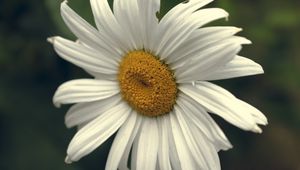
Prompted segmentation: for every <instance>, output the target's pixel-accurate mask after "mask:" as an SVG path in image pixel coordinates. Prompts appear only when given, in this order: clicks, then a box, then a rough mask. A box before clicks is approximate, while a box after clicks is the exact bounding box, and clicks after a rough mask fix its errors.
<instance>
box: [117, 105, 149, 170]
mask: <svg viewBox="0 0 300 170" xmlns="http://www.w3.org/2000/svg"><path fill="white" fill-rule="evenodd" d="M132 114H135V115H137V120H136V123H135V127H134V130H133V132H132V133H131V136H130V139H129V141H128V143H127V145H126V149H125V151H124V153H123V155H122V158H121V162H120V164H119V169H120V170H128V165H127V164H128V158H129V153H130V150H131V146H132V144H133V141H134V139H135V138H136V136H137V135H138V134H139V131H140V127H141V123H142V118H143V117H142V116H140V115H139V114H138V113H136V112H135V111H133V112H132ZM136 160H137V158H136V155H135V153H134V152H132V155H131V161H136ZM131 169H133V167H131Z"/></svg>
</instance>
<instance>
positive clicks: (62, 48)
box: [51, 37, 118, 74]
mask: <svg viewBox="0 0 300 170" xmlns="http://www.w3.org/2000/svg"><path fill="white" fill-rule="evenodd" d="M51 41H52V42H53V45H54V49H55V51H56V52H57V53H58V54H59V55H60V56H61V57H62V58H63V59H65V60H67V61H69V62H71V63H73V64H75V65H77V66H79V67H81V68H83V69H86V70H89V71H93V72H99V73H103V74H116V73H117V72H118V62H117V61H116V60H113V59H112V58H109V57H108V56H105V54H103V53H99V52H96V51H95V50H92V49H90V48H88V47H85V46H83V45H80V44H78V43H76V42H72V41H69V40H67V39H64V38H61V37H52V38H51Z"/></svg>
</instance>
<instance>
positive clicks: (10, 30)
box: [0, 0, 300, 170]
mask: <svg viewBox="0 0 300 170" xmlns="http://www.w3.org/2000/svg"><path fill="white" fill-rule="evenodd" d="M60 2H61V0H27V1H22V0H0V169H1V170H82V169H88V170H96V169H103V167H104V166H105V161H106V158H107V154H108V151H109V147H110V145H111V141H112V139H110V140H109V141H107V142H106V143H105V144H103V145H102V146H101V147H99V148H98V149H97V150H96V151H94V152H93V153H92V154H90V155H89V156H87V157H85V158H83V159H82V160H81V161H79V162H76V163H74V164H71V165H67V164H65V163H64V157H65V153H66V149H67V146H68V142H69V141H70V139H71V138H72V136H73V135H74V134H75V132H76V129H71V130H69V129H67V128H66V127H65V126H64V114H65V112H66V110H67V109H68V106H65V107H63V108H62V109H56V108H54V106H53V104H52V95H53V94H54V91H55V89H56V88H57V87H58V86H59V85H60V84H61V83H63V82H65V81H68V80H70V79H75V78H82V77H88V75H87V74H86V73H85V72H84V71H83V70H81V69H80V68H78V67H75V66H73V65H71V64H69V63H67V62H65V61H63V60H62V59H60V58H59V57H58V56H57V55H56V54H55V52H54V50H53V48H52V46H51V45H50V44H48V43H47V42H46V38H47V37H49V36H53V35H60V36H64V37H68V38H71V39H74V40H75V37H74V36H73V35H72V34H71V33H70V31H69V30H68V29H67V27H66V26H65V24H64V23H63V21H62V19H61V18H60V13H59V5H60ZM179 2H181V1H180V0H162V10H161V16H162V15H163V14H165V13H166V11H168V10H169V9H170V8H171V7H173V6H174V5H175V4H177V3H179ZM69 4H70V5H71V6H72V8H74V9H75V10H76V11H77V12H78V13H79V14H80V15H82V16H83V17H84V18H85V19H87V20H88V21H89V22H90V23H92V24H93V25H94V23H93V19H92V14H91V10H90V6H89V2H88V1H86V0H69ZM209 6H214V7H222V8H224V9H226V10H227V11H228V12H229V13H230V18H229V21H228V22H226V21H224V20H222V21H218V22H214V23H213V25H220V24H221V25H234V26H238V27H242V28H244V31H243V32H241V33H240V35H242V36H246V37H248V38H249V39H251V40H252V42H253V45H250V46H245V47H244V48H243V51H242V52H241V55H244V56H246V57H249V58H251V59H253V60H255V61H256V62H258V63H260V64H261V65H263V67H264V69H265V74H264V75H259V76H253V77H244V78H238V79H231V80H224V81H218V82H216V83H217V84H220V85H222V86H224V87H226V88H227V89H229V90H230V91H231V92H233V94H235V95H236V96H238V97H239V98H241V99H243V100H245V101H247V102H249V103H251V104H252V105H254V106H256V107H257V108H259V109H260V110H262V111H263V112H264V113H265V115H266V116H267V117H268V119H269V125H268V126H267V127H264V128H263V129H264V132H263V133H262V134H261V135H257V134H253V133H250V132H244V131H242V130H240V129H238V128H235V127H233V126H231V125H230V124H228V123H226V122H225V121H223V120H222V119H220V118H218V117H214V118H215V119H216V120H217V122H218V123H219V124H220V126H221V127H222V128H223V129H224V131H225V133H226V134H227V136H228V138H229V139H230V140H231V142H232V144H233V145H234V148H233V149H231V150H229V151H227V152H220V154H219V155H220V159H221V164H222V167H223V169H225V170H241V169H243V170H245V169H246V170H254V169H255V170H263V169H272V170H277V169H278V170H300V104H299V101H300V1H299V0H276V1H274V0H263V1H262V0H251V1H250V0H217V1H216V2H214V3H212V4H210V5H209Z"/></svg>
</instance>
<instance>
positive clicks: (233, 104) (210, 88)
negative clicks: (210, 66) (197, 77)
mask: <svg viewBox="0 0 300 170" xmlns="http://www.w3.org/2000/svg"><path fill="white" fill-rule="evenodd" d="M179 89H180V90H181V91H182V92H183V93H185V94H186V95H188V96H190V97H191V98H193V99H194V100H195V101H197V102H198V103H199V104H201V105H202V106H203V107H205V109H206V110H207V111H208V112H211V113H214V114H217V115H219V116H221V117H222V118H224V119H225V120H226V121H228V122H229V123H231V124H233V125H235V126H237V127H239V128H241V129H243V130H251V131H253V132H258V133H259V132H260V128H259V127H258V126H257V125H256V122H255V120H254V119H253V117H252V115H251V114H250V113H248V112H247V109H245V108H244V107H242V106H241V105H239V104H238V103H237V101H236V99H235V98H234V97H230V96H232V95H231V94H230V93H229V92H228V91H226V90H225V89H223V88H221V87H219V86H216V85H213V84H211V83H208V82H197V84H195V87H194V86H192V85H189V84H184V85H182V86H180V87H179Z"/></svg>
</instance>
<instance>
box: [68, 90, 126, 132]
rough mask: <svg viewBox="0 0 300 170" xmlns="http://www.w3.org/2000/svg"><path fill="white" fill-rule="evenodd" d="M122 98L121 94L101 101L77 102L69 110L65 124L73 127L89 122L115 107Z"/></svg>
mask: <svg viewBox="0 0 300 170" xmlns="http://www.w3.org/2000/svg"><path fill="white" fill-rule="evenodd" d="M120 100H121V96H120V95H114V96H112V97H109V98H107V99H103V100H99V101H94V102H88V103H78V104H75V105H73V106H72V107H71V108H70V109H69V110H68V112H67V114H66V116H65V124H66V126H67V127H68V128H71V127H73V126H76V125H80V124H82V123H84V122H88V121H90V120H92V119H94V118H95V117H97V116H99V115H100V114H102V113H104V112H105V111H106V110H108V109H110V108H112V107H114V106H115V105H116V104H117V103H118V102H120Z"/></svg>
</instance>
